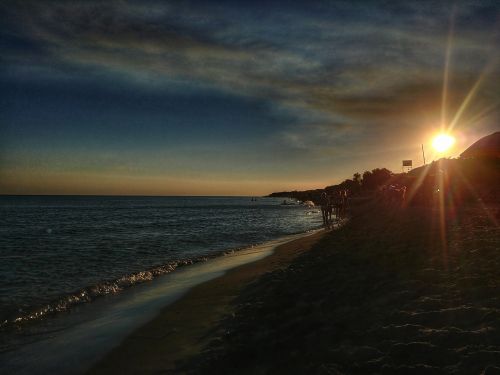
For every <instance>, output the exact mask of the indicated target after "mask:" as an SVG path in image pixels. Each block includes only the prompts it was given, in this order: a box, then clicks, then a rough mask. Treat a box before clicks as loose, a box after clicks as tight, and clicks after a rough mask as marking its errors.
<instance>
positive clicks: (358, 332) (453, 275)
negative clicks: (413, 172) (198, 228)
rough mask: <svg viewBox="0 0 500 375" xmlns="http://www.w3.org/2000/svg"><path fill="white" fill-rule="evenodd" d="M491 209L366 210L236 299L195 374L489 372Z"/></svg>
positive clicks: (498, 250)
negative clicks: (221, 331)
mask: <svg viewBox="0 0 500 375" xmlns="http://www.w3.org/2000/svg"><path fill="white" fill-rule="evenodd" d="M496 213H497V208H493V207H490V208H484V207H482V206H480V205H478V206H471V207H464V208H462V209H461V210H460V212H459V213H458V214H454V213H453V212H452V211H448V212H447V213H446V216H445V218H444V219H445V220H444V221H445V222H446V225H445V227H444V229H445V230H444V231H441V229H440V228H441V225H440V224H439V223H440V215H439V211H438V210H432V209H422V208H407V209H404V210H401V209H390V208H387V207H383V206H377V205H367V206H366V207H364V208H360V209H358V210H357V212H355V215H354V217H353V218H352V220H351V221H350V223H349V224H348V225H346V226H345V227H343V228H342V229H340V230H338V231H335V232H331V233H329V234H327V235H326V236H325V237H324V238H323V239H322V240H321V241H320V242H319V243H318V244H317V245H316V246H314V248H313V249H312V251H310V252H308V253H307V254H304V255H303V256H301V257H299V258H297V259H296V260H295V261H294V262H293V264H292V265H291V266H290V267H289V268H288V269H286V270H285V271H284V272H283V271H276V272H273V273H272V274H268V275H266V276H264V277H263V278H261V280H260V281H259V282H258V283H256V284H254V285H253V286H251V287H250V288H247V290H246V291H245V293H244V294H242V296H241V297H240V300H239V303H240V304H239V308H238V309H237V311H236V314H235V317H234V318H228V319H226V321H225V322H224V324H225V330H226V334H225V335H224V336H223V337H221V338H219V339H218V340H214V341H213V342H212V344H211V349H210V350H208V351H206V352H205V353H204V354H203V355H202V356H199V357H198V358H197V359H196V360H193V362H192V363H191V369H192V370H193V372H204V373H238V374H276V373H279V374H281V373H288V374H290V373H301V374H448V373H458V374H483V373H484V374H499V373H500V230H499V227H498V223H496V222H495V220H496V219H495V216H496Z"/></svg>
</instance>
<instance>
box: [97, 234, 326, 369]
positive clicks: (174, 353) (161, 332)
mask: <svg viewBox="0 0 500 375" xmlns="http://www.w3.org/2000/svg"><path fill="white" fill-rule="evenodd" d="M324 234H325V231H319V232H316V233H314V234H310V235H306V236H303V237H301V238H299V239H296V240H293V241H291V242H287V243H285V244H283V245H280V246H278V247H276V249H274V252H273V253H272V254H271V255H269V256H267V257H265V258H263V259H261V260H258V261H255V262H252V263H248V264H244V265H242V266H239V267H237V268H235V269H232V270H230V271H228V272H227V273H225V274H224V275H222V276H220V277H218V278H216V279H214V280H210V281H208V282H205V283H203V284H200V285H198V286H196V287H194V288H192V289H191V290H190V291H189V292H188V293H187V294H186V295H184V296H183V297H182V298H181V299H180V300H178V301H177V302H175V303H173V304H171V305H169V306H167V307H166V308H164V309H163V311H162V312H161V313H160V314H159V315H158V316H157V317H155V318H154V319H153V320H151V321H150V322H148V323H147V324H145V325H144V326H142V327H141V328H139V329H137V330H136V331H135V332H133V333H132V334H131V335H129V336H128V337H127V338H126V339H125V340H124V341H123V342H122V343H121V345H120V346H118V347H117V348H115V349H114V350H113V351H111V352H110V353H109V354H108V355H107V356H106V357H105V358H104V359H103V360H101V361H100V362H99V363H97V365H96V366H94V367H93V368H92V369H91V370H90V371H89V373H90V374H110V373H113V374H114V373H116V374H118V373H120V374H122V373H160V372H161V373H169V372H172V373H176V372H178V371H185V369H184V366H186V365H189V360H191V358H193V357H195V356H196V355H198V354H199V353H200V352H201V351H202V350H203V349H204V348H205V347H206V346H207V345H208V344H210V343H211V342H212V340H213V339H214V337H218V336H220V335H223V333H224V332H223V329H224V328H223V326H222V325H220V323H221V322H222V321H223V319H224V318H226V317H227V316H231V315H232V314H234V311H235V309H236V307H237V305H236V304H235V299H237V298H238V296H239V295H240V294H241V293H242V291H243V290H244V288H246V287H248V286H249V285H251V284H252V283H254V282H255V281H256V280H258V279H259V277H261V276H263V275H266V274H270V273H272V272H280V270H281V271H282V270H284V269H285V268H286V267H288V266H289V265H290V263H291V262H292V261H293V259H295V258H296V257H298V256H300V255H301V254H303V253H304V252H307V251H309V250H310V249H311V247H312V246H313V244H314V243H316V242H317V241H318V240H319V239H320V238H322V237H323V235H324ZM181 369H182V370H181Z"/></svg>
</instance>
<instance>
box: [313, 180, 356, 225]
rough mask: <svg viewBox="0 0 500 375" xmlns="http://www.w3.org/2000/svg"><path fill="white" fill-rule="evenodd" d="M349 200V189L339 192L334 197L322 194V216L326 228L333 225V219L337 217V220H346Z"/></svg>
mask: <svg viewBox="0 0 500 375" xmlns="http://www.w3.org/2000/svg"><path fill="white" fill-rule="evenodd" d="M348 200H349V190H347V189H344V190H339V191H338V192H337V193H336V194H333V195H328V194H327V193H326V192H323V193H321V199H320V205H321V215H322V217H323V225H324V226H325V227H330V226H331V225H332V223H333V221H332V217H335V218H336V219H337V220H340V219H343V218H345V216H346V213H347V205H348Z"/></svg>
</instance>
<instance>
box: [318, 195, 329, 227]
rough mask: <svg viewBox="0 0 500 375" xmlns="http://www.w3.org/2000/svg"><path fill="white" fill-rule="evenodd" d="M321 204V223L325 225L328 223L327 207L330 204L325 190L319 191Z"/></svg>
mask: <svg viewBox="0 0 500 375" xmlns="http://www.w3.org/2000/svg"><path fill="white" fill-rule="evenodd" d="M319 203H320V205H321V216H322V217H323V225H324V226H325V227H327V226H328V225H329V221H328V207H329V206H330V200H329V199H328V195H326V193H325V192H323V193H321V198H320V202H319Z"/></svg>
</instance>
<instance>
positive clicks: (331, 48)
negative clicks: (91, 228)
mask: <svg viewBox="0 0 500 375" xmlns="http://www.w3.org/2000/svg"><path fill="white" fill-rule="evenodd" d="M1 8H2V9H0V13H1V14H2V16H0V17H1V19H0V21H1V22H0V23H1V25H2V26H1V29H0V44H1V48H2V57H1V58H0V83H1V85H2V91H1V94H0V106H1V113H0V121H1V122H0V177H1V179H0V193H4V194H5V193H20V194H146V195H148V194H154V195H169V194H174V195H178V194H188V195H189V194H222V195H238V194H250V195H260V194H266V193H269V192H272V191H275V190H288V189H306V188H315V187H323V186H325V185H329V184H333V183H337V182H340V181H341V180H343V179H345V178H347V177H350V176H351V175H352V173H354V172H356V171H359V172H361V173H362V172H363V171H364V170H367V169H373V168H376V167H387V168H389V169H392V170H394V171H398V170H399V168H400V163H401V160H402V159H414V160H415V164H417V165H418V164H419V163H420V162H421V158H420V155H419V151H420V145H421V143H424V145H426V146H427V145H430V140H431V137H432V135H433V134H434V133H435V132H436V131H437V130H438V129H439V128H440V127H441V124H444V125H445V126H446V127H452V128H453V129H452V130H453V133H454V134H455V136H456V137H457V145H456V147H455V148H454V149H453V150H452V152H451V153H450V154H449V155H448V156H456V155H458V154H459V153H460V152H461V151H462V150H463V149H464V148H465V147H467V146H468V145H469V144H471V143H472V142H474V141H475V140H476V139H477V138H478V137H480V136H483V135H486V134H489V133H491V132H493V131H495V130H498V119H499V112H498V111H499V103H500V92H499V88H498V82H499V81H500V79H499V78H500V75H499V48H498V47H499V45H500V40H499V27H500V6H499V5H497V2H494V1H463V2H414V3H410V2H405V3H404V4H397V2H385V1H379V2H373V1H367V2H348V1H328V2H327V1H325V2H319V1H318V2H273V1H270V2H259V1H257V2H255V1H253V2H234V1H233V2H229V1H228V2H220V1H219V2H209V1H203V2H201V1H200V2H196V1H187V2H165V1H162V2H160V1H142V2H139V1H135V2H134V1H108V2H98V1H71V2H69V1H32V2H31V1H6V2H3V3H2V5H1ZM447 56H448V57H449V59H448V60H447ZM447 61H448V63H447ZM446 66H448V67H449V68H448V75H445V74H444V70H445V67H446ZM444 81H446V82H447V83H448V84H447V85H446V86H447V88H448V89H447V91H446V95H445V99H444V100H443V82H444ZM443 103H445V105H444V108H445V110H444V111H443V110H442V108H443ZM460 108H462V109H463V110H459V109H460ZM429 147H430V146H429ZM429 153H430V150H429Z"/></svg>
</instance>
